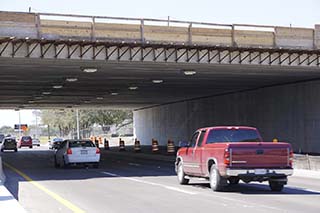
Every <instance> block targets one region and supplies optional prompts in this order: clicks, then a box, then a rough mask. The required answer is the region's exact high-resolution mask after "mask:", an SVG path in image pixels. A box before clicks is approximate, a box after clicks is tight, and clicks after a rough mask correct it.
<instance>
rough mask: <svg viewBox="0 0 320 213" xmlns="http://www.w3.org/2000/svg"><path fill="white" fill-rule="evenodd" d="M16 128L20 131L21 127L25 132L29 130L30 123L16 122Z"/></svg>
mask: <svg viewBox="0 0 320 213" xmlns="http://www.w3.org/2000/svg"><path fill="white" fill-rule="evenodd" d="M19 126H20V128H19ZM14 129H15V130H18V131H19V129H21V130H22V131H24V132H25V131H28V124H15V125H14Z"/></svg>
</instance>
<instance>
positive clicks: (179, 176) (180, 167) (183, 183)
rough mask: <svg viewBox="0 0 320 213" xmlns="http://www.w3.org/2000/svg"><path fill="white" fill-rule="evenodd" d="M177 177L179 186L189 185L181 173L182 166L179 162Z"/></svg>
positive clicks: (182, 172)
mask: <svg viewBox="0 0 320 213" xmlns="http://www.w3.org/2000/svg"><path fill="white" fill-rule="evenodd" d="M177 175H178V181H179V183H180V184H181V185H185V184H188V183H189V179H186V178H185V176H186V174H185V173H184V171H183V165H182V162H181V161H180V162H179V164H178V169H177Z"/></svg>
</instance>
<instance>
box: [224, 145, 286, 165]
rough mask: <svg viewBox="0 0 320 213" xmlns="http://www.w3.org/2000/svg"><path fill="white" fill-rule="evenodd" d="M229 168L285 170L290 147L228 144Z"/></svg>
mask: <svg viewBox="0 0 320 213" xmlns="http://www.w3.org/2000/svg"><path fill="white" fill-rule="evenodd" d="M229 152H230V165H229V167H231V168H287V167H290V164H289V153H290V145H289V144H287V143H272V142H250V143H243V142H241V143H230V144H229Z"/></svg>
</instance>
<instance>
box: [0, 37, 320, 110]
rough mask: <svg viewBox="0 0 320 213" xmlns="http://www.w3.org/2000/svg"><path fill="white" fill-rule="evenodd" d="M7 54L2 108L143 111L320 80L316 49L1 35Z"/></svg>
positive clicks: (0, 51) (1, 49)
mask: <svg viewBox="0 0 320 213" xmlns="http://www.w3.org/2000/svg"><path fill="white" fill-rule="evenodd" d="M0 56H1V57H0V62H1V63H0V69H1V73H0V81H1V83H0V97H1V99H0V107H1V108H17V107H18V108H43V107H44V108H46V107H88V106H95V107H116V108H118V107H124V108H135V109H137V108H143V107H149V106H154V105H160V104H165V103H170V102H176V101H181V100H188V99H194V98H200V97H205V96H215V95H221V94H225V93H232V92H238V91H243V90H250V89H257V88H261V87H267V86H275V85H281V84H288V83H293V82H301V81H308V80H315V79H317V78H319V77H320V76H319V60H320V59H319V58H320V57H319V56H320V54H319V51H317V50H301V49H266V48H234V47H221V46H183V45H182V46H181V45H162V46H161V45H155V44H149V45H147V44H137V43H128V44H125V43H122V42H120V43H110V42H103V43H101V42H79V41H75V42H70V41H56V40H36V39H33V40H30V39H15V38H2V39H0ZM87 68H89V69H90V68H91V69H92V68H94V69H97V72H95V73H86V72H84V70H85V69H87ZM185 72H189V74H190V72H191V73H192V72H193V73H194V75H186V74H185ZM70 79H71V82H70ZM72 79H76V80H77V81H74V82H72ZM153 80H160V81H162V82H160V83H159V82H158V83H157V82H155V83H154V82H153ZM57 86H60V87H61V86H62V88H56V87H57Z"/></svg>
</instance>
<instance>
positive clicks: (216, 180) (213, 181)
mask: <svg viewBox="0 0 320 213" xmlns="http://www.w3.org/2000/svg"><path fill="white" fill-rule="evenodd" d="M209 179H210V187H211V189H212V190H213V191H222V189H223V186H224V183H225V182H226V181H225V179H224V178H223V177H221V175H220V173H219V171H218V169H217V168H216V166H215V165H212V166H211V168H210V176H209Z"/></svg>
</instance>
